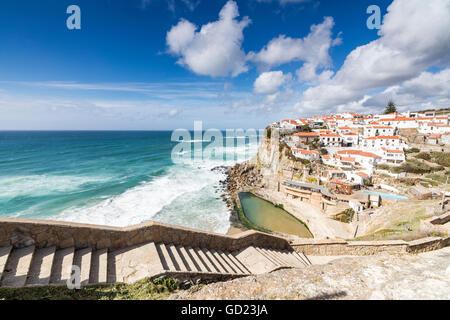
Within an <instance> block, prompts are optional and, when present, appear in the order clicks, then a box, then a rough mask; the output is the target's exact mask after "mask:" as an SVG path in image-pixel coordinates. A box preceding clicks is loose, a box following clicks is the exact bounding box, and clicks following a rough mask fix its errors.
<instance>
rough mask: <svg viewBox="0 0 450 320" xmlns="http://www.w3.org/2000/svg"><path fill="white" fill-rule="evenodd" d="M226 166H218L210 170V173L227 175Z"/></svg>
mask: <svg viewBox="0 0 450 320" xmlns="http://www.w3.org/2000/svg"><path fill="white" fill-rule="evenodd" d="M228 168H229V167H227V166H218V167H214V168H212V169H211V171H212V172H218V173H227V171H228Z"/></svg>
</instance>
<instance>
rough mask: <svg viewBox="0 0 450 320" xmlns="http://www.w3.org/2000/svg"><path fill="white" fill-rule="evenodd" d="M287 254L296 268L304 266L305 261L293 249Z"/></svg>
mask: <svg viewBox="0 0 450 320" xmlns="http://www.w3.org/2000/svg"><path fill="white" fill-rule="evenodd" d="M288 255H289V257H290V259H291V260H292V263H293V264H295V265H296V266H297V268H304V267H305V266H306V263H305V262H304V261H303V260H302V259H301V258H300V257H298V256H297V255H296V254H295V251H293V252H289V253H288Z"/></svg>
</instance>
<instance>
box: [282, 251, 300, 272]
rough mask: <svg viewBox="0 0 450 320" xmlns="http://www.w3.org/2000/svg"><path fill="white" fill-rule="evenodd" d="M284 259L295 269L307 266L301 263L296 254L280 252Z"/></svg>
mask: <svg viewBox="0 0 450 320" xmlns="http://www.w3.org/2000/svg"><path fill="white" fill-rule="evenodd" d="M279 254H280V255H282V256H283V257H284V259H285V260H286V261H287V262H288V263H289V265H291V266H292V267H294V268H303V267H304V266H305V265H304V264H303V262H301V261H299V260H298V259H297V257H296V256H295V255H294V252H289V251H280V253H279Z"/></svg>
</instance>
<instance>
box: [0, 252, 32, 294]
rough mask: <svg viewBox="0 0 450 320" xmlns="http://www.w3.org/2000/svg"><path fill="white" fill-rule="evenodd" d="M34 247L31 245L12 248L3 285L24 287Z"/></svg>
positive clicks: (4, 272) (4, 273)
mask: <svg viewBox="0 0 450 320" xmlns="http://www.w3.org/2000/svg"><path fill="white" fill-rule="evenodd" d="M34 249H35V247H34V246H29V247H25V248H22V249H13V250H12V252H11V253H10V254H9V258H8V261H7V263H6V266H5V269H4V271H3V278H2V282H1V286H2V287H23V286H24V285H25V283H26V281H27V275H28V271H29V270H30V266H31V260H32V259H33V254H34Z"/></svg>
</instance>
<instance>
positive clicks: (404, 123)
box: [378, 117, 419, 129]
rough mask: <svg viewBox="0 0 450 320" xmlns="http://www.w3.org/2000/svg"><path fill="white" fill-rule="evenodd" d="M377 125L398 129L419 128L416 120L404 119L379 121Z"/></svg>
mask: <svg viewBox="0 0 450 320" xmlns="http://www.w3.org/2000/svg"><path fill="white" fill-rule="evenodd" d="M378 123H380V124H381V125H383V126H389V127H391V126H392V127H395V128H398V129H414V128H418V127H419V123H418V122H417V121H416V119H413V118H406V117H396V118H388V119H379V120H378Z"/></svg>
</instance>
